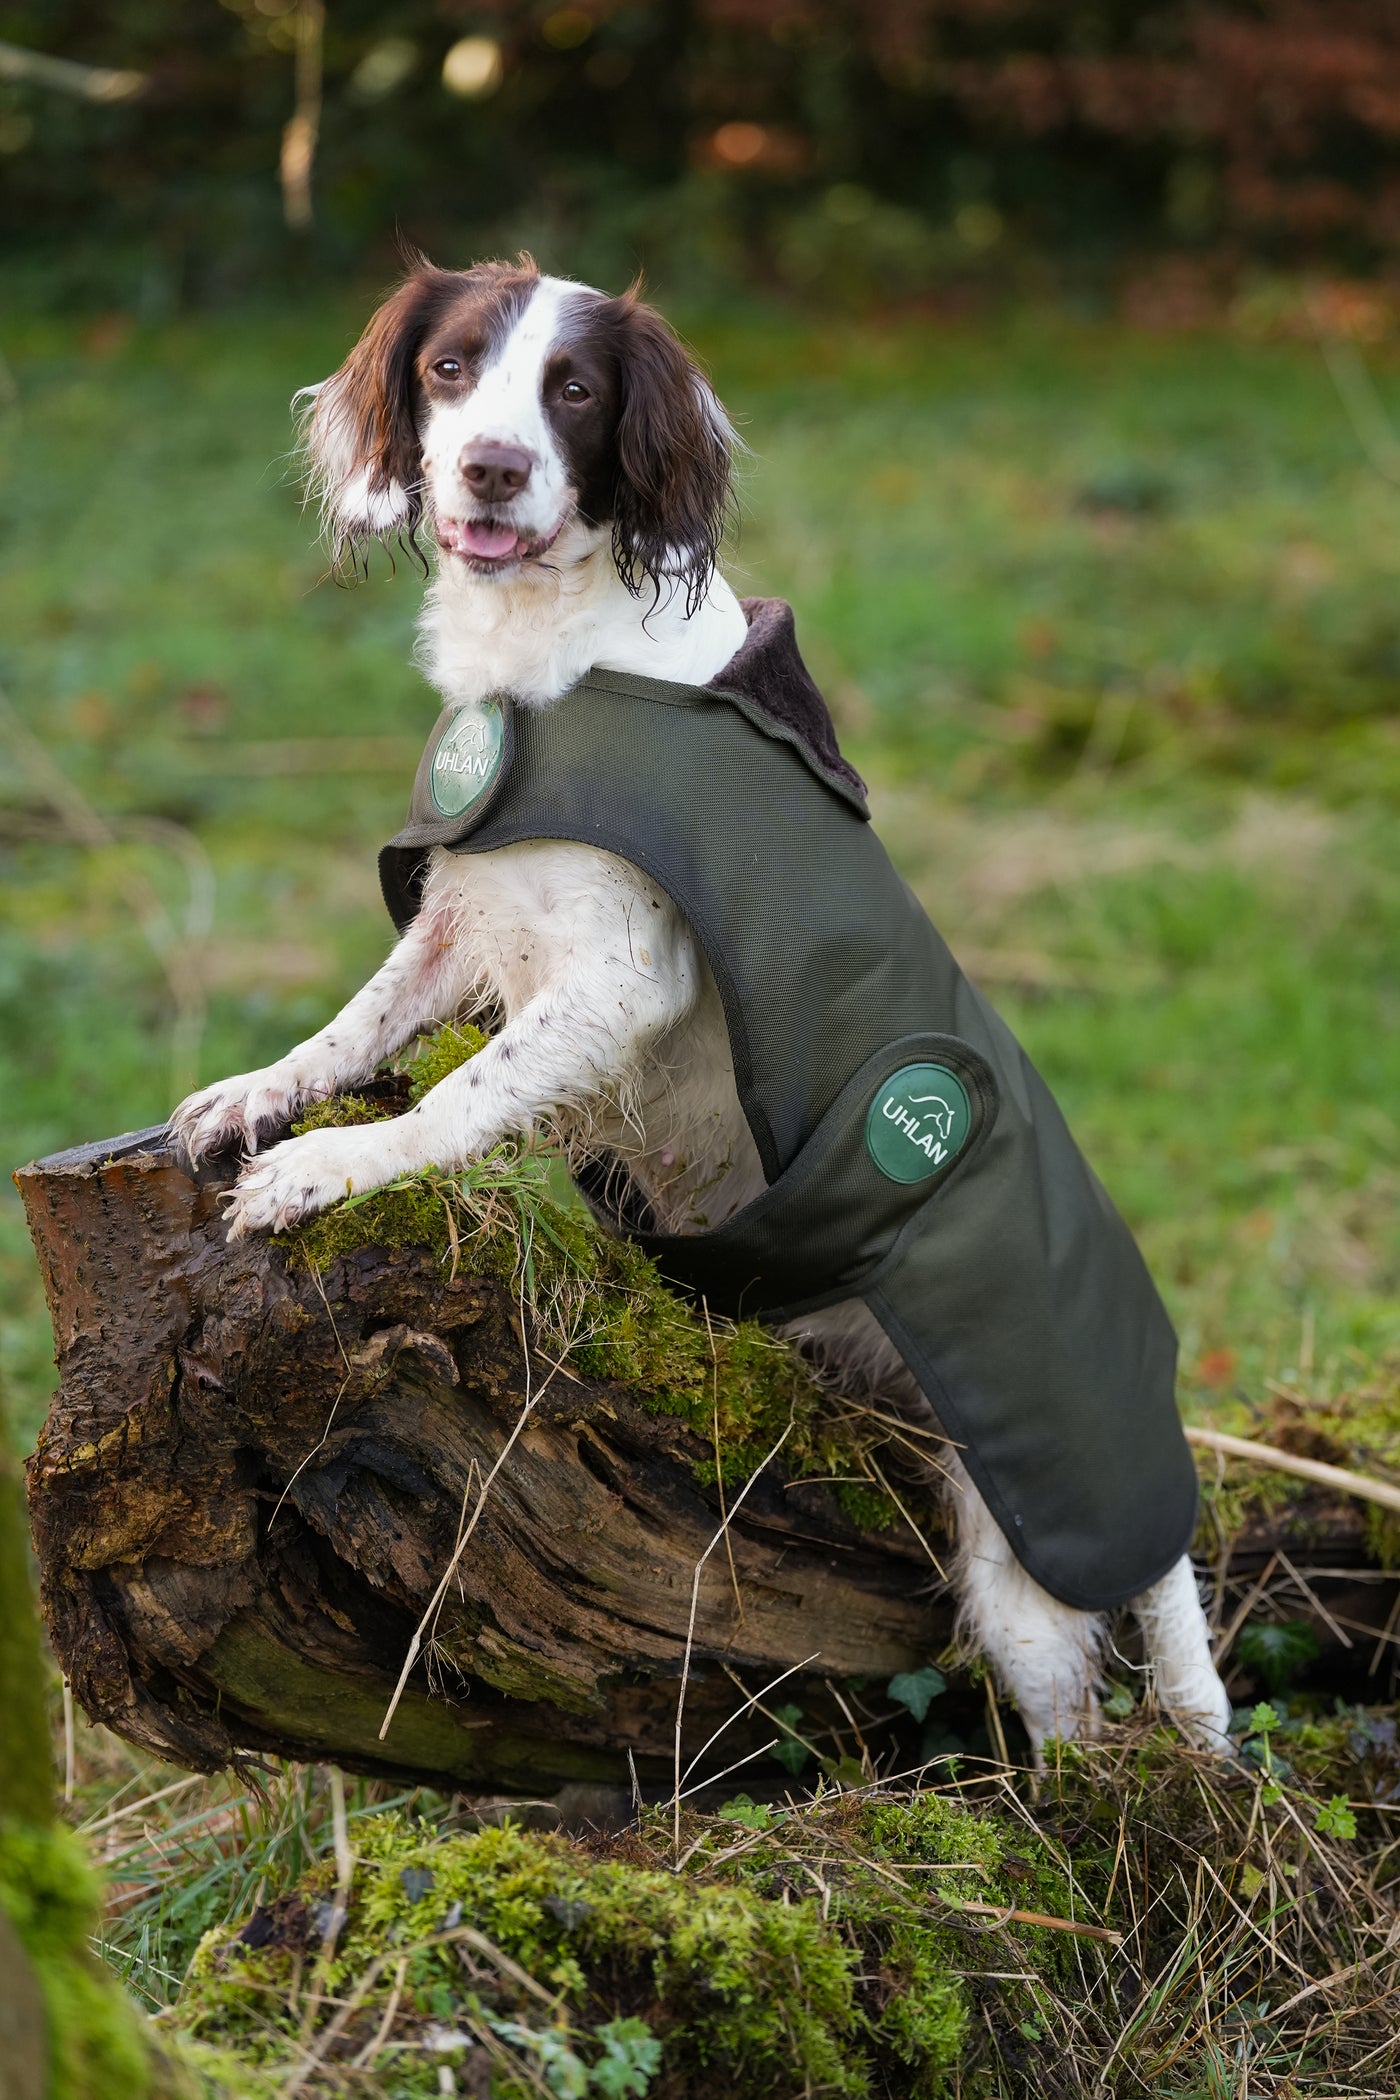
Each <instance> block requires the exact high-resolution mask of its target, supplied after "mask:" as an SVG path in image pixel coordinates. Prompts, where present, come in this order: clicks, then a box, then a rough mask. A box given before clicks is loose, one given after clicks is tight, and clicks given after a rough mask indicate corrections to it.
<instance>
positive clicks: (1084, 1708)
mask: <svg viewBox="0 0 1400 2100" xmlns="http://www.w3.org/2000/svg"><path fill="white" fill-rule="evenodd" d="M945 1462H946V1464H947V1466H948V1470H949V1472H950V1474H951V1475H952V1487H951V1489H950V1491H949V1498H948V1500H949V1507H950V1509H951V1510H952V1511H953V1514H954V1519H955V1523H956V1527H957V1542H958V1543H957V1563H956V1567H955V1570H954V1575H953V1582H954V1587H955V1588H956V1590H957V1593H958V1632H959V1635H960V1637H961V1638H962V1640H963V1641H965V1643H966V1644H967V1646H968V1647H969V1648H971V1649H975V1650H976V1651H977V1653H978V1654H980V1655H981V1656H982V1657H983V1658H984V1659H985V1660H986V1662H987V1663H989V1664H990V1666H991V1669H992V1672H993V1674H994V1676H995V1677H996V1680H997V1682H998V1684H999V1685H1000V1686H1001V1688H1002V1690H1003V1691H1005V1692H1007V1693H1009V1694H1010V1696H1011V1697H1012V1698H1013V1699H1014V1700H1015V1702H1016V1708H1017V1711H1018V1712H1019V1714H1020V1716H1021V1720H1022V1722H1023V1724H1024V1726H1025V1730H1026V1733H1027V1735H1028V1736H1029V1737H1030V1739H1031V1749H1032V1751H1033V1753H1034V1755H1035V1761H1036V1763H1037V1765H1039V1764H1040V1763H1041V1762H1042V1748H1043V1745H1044V1743H1045V1742H1046V1739H1047V1738H1048V1737H1050V1736H1059V1737H1061V1738H1063V1739H1065V1740H1069V1739H1071V1738H1073V1737H1075V1736H1093V1735H1097V1733H1098V1728H1099V1710H1098V1704H1097V1701H1096V1699H1095V1697H1094V1687H1095V1684H1096V1682H1097V1679H1098V1674H1099V1659H1100V1656H1101V1654H1102V1652H1103V1645H1104V1638H1105V1633H1106V1626H1105V1622H1104V1620H1103V1619H1102V1618H1100V1617H1098V1616H1097V1615H1096V1614H1094V1613H1093V1612H1086V1611H1075V1610H1074V1609H1073V1607H1072V1606H1070V1605H1068V1604H1061V1603H1060V1602H1059V1601H1058V1600H1057V1599H1056V1598H1054V1597H1052V1596H1050V1594H1049V1593H1048V1591H1046V1590H1043V1589H1042V1588H1041V1587H1040V1585H1039V1583H1038V1582H1036V1581H1034V1580H1033V1578H1032V1577H1031V1576H1029V1575H1028V1574H1027V1573H1026V1571H1025V1569H1024V1568H1023V1567H1022V1566H1021V1563H1020V1562H1019V1561H1018V1560H1017V1558H1016V1556H1015V1554H1014V1553H1013V1552H1012V1551H1011V1548H1010V1546H1009V1545H1008V1544H1007V1542H1006V1538H1005V1536H1004V1534H1003V1533H1002V1531H1001V1528H1000V1526H999V1525H998V1524H997V1522H996V1519H995V1518H994V1517H993V1515H992V1513H991V1511H990V1510H989V1509H988V1507H987V1505H986V1503H985V1502H984V1501H983V1500H982V1497H981V1495H980V1494H979V1493H978V1492H977V1489H976V1487H975V1486H974V1485H973V1482H972V1480H971V1478H970V1477H969V1475H968V1473H967V1471H966V1469H965V1468H964V1467H963V1465H962V1463H961V1461H960V1460H959V1459H958V1457H957V1455H956V1453H955V1452H953V1451H951V1450H950V1451H948V1452H946V1453H945Z"/></svg>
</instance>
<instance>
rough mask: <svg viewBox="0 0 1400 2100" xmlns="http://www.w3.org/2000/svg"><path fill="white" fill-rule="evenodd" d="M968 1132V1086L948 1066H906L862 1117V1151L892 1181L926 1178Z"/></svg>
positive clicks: (950, 1155) (960, 1144)
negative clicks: (863, 1143) (863, 1124)
mask: <svg viewBox="0 0 1400 2100" xmlns="http://www.w3.org/2000/svg"><path fill="white" fill-rule="evenodd" d="M971 1135H972V1104H971V1102H970V1101H969V1100H968V1098H967V1089H966V1087H965V1086H964V1085H963V1083H962V1081H961V1080H960V1079H959V1078H957V1076H956V1075H955V1074H954V1073H952V1072H950V1071H949V1070H948V1067H947V1066H946V1065H905V1066H904V1067H903V1068H902V1069H901V1070H900V1071H898V1072H896V1073H895V1074H894V1075H893V1077H892V1078H890V1079H887V1080H886V1081H885V1083H884V1085H883V1086H882V1087H881V1088H880V1091H879V1093H878V1094H877V1095H876V1096H875V1099H874V1100H873V1101H872V1102H871V1104H870V1113H869V1114H868V1115H867V1117H866V1119H865V1149H866V1151H867V1152H868V1153H869V1154H870V1157H871V1158H872V1159H873V1160H874V1162H875V1164H876V1166H877V1167H878V1168H879V1169H880V1172H881V1173H882V1174H883V1175H884V1176H885V1177H886V1179H887V1180H890V1181H927V1180H928V1177H929V1176H930V1174H936V1173H937V1172H938V1170H939V1168H940V1167H945V1166H946V1165H947V1164H948V1162H949V1160H950V1159H956V1158H957V1156H958V1154H959V1153H960V1152H961V1151H962V1148H963V1146H964V1145H965V1144H966V1143H967V1141H968V1139H969V1137H970V1136H971Z"/></svg>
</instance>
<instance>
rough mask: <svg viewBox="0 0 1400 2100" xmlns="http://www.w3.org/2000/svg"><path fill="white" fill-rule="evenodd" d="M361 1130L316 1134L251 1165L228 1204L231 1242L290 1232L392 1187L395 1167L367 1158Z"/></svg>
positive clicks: (289, 1142) (278, 1147)
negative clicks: (344, 1203)
mask: <svg viewBox="0 0 1400 2100" xmlns="http://www.w3.org/2000/svg"><path fill="white" fill-rule="evenodd" d="M367 1134H368V1133H366V1132H365V1131H361V1130H314V1131H311V1132H309V1133H308V1135H307V1136H306V1137H299V1138H288V1139H286V1140H285V1142H284V1143H282V1144H280V1145H274V1146H273V1148H272V1150H271V1151H270V1152H265V1153H264V1154H263V1155H262V1157H261V1158H260V1159H253V1160H250V1161H249V1162H248V1164H247V1166H246V1167H245V1168H244V1169H243V1172H242V1173H241V1174H240V1175H239V1177H238V1180H237V1182H236V1183H235V1185H234V1186H233V1188H231V1189H230V1190H229V1192H228V1195H227V1196H226V1197H225V1198H224V1208H225V1215H226V1216H227V1218H228V1228H229V1238H230V1239H231V1240H236V1239H242V1238H243V1237H244V1235H245V1234H246V1233H250V1232H287V1231H289V1230H290V1229H291V1227H292V1226H293V1225H300V1224H301V1223H303V1221H304V1220H305V1219H307V1218H313V1217H315V1215H316V1213H317V1212H318V1211H322V1210H324V1209H325V1208H326V1205H327V1204H328V1203H338V1202H339V1201H340V1199H341V1197H342V1196H350V1195H358V1194H360V1192H361V1191H362V1190H364V1189H372V1188H377V1187H378V1186H379V1185H380V1183H381V1182H384V1181H387V1180H388V1179H389V1178H390V1176H391V1175H392V1173H393V1171H394V1169H393V1167H392V1165H385V1164H382V1163H381V1164H380V1165H379V1166H378V1168H376V1167H375V1165H374V1164H373V1162H372V1161H370V1160H369V1159H367V1158H366V1156H365V1149H364V1139H365V1137H366V1135H367Z"/></svg>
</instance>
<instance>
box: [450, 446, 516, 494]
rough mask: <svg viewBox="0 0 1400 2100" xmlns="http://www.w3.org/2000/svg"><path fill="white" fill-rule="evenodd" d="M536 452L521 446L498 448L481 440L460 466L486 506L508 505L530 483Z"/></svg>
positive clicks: (466, 455) (464, 479)
mask: <svg viewBox="0 0 1400 2100" xmlns="http://www.w3.org/2000/svg"><path fill="white" fill-rule="evenodd" d="M534 464H535V460H534V455H533V453H530V452H527V451H525V449H524V447H523V446H521V445H494V444H491V443H489V442H486V441H483V440H480V439H479V440H478V441H477V443H476V444H474V445H468V446H467V447H466V449H465V450H464V451H463V453H462V457H461V459H460V460H459V462H458V465H459V466H460V468H461V471H462V479H463V481H465V483H466V484H467V487H468V488H469V489H470V490H471V492H472V494H473V495H474V496H477V497H479V498H480V500H481V501H482V502H483V503H508V502H509V501H510V499H511V497H512V496H518V495H519V494H520V492H521V490H522V489H523V488H525V487H526V485H527V484H528V482H529V479H530V473H531V470H532V468H533V467H534Z"/></svg>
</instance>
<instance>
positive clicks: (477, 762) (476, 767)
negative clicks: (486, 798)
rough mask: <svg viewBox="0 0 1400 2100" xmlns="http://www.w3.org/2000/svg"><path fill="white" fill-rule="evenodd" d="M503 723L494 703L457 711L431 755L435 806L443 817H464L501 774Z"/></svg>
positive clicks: (503, 742) (488, 702) (491, 701)
mask: <svg viewBox="0 0 1400 2100" xmlns="http://www.w3.org/2000/svg"><path fill="white" fill-rule="evenodd" d="M505 746H506V729H505V719H504V717H503V715H502V713H501V707H500V702H499V701H497V700H489V699H488V700H478V701H474V702H473V703H472V704H471V705H470V706H469V707H459V708H458V710H457V712H456V714H455V715H454V716H453V718H452V721H451V722H450V724H449V725H448V728H447V730H446V732H445V733H444V735H443V737H442V739H441V741H440V743H439V744H438V747H437V750H436V751H435V752H434V753H433V769H432V776H431V783H430V784H431V787H432V793H433V803H434V806H435V807H436V808H437V809H439V810H441V812H442V814H443V816H445V817H461V816H465V815H466V813H467V811H468V810H469V809H470V808H471V807H472V804H473V803H474V802H479V801H480V800H481V798H482V796H483V795H484V794H485V793H486V790H487V789H488V788H489V787H490V786H491V785H492V784H493V782H494V781H495V779H496V776H497V774H498V773H499V772H500V770H501V759H502V756H503V754H504V752H505Z"/></svg>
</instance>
